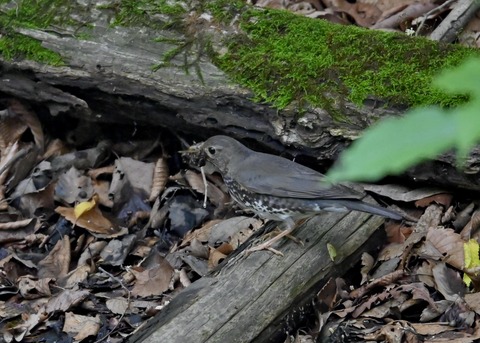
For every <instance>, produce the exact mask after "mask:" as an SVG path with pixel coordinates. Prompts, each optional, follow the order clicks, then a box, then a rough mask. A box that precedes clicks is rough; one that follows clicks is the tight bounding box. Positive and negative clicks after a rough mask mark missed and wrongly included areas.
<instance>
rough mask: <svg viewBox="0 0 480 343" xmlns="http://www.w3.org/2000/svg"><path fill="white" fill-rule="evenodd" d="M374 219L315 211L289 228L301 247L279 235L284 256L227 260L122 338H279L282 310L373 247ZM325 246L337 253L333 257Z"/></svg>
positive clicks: (295, 306) (302, 301) (303, 300)
mask: <svg viewBox="0 0 480 343" xmlns="http://www.w3.org/2000/svg"><path fill="white" fill-rule="evenodd" d="M382 223H383V218H381V217H377V216H370V215H368V214H365V213H359V212H351V213H349V214H348V215H345V214H341V213H322V214H321V215H319V216H317V217H316V218H314V219H312V220H311V221H309V222H308V223H307V224H306V225H303V226H302V227H300V228H299V229H298V230H297V231H296V232H295V236H296V237H297V238H299V239H301V240H302V241H303V242H304V244H305V245H304V246H301V245H299V244H297V243H295V242H293V241H292V240H288V239H284V240H283V241H281V245H280V246H279V247H278V249H280V250H281V251H282V252H283V253H284V254H285V256H284V257H279V256H277V255H274V254H272V253H270V252H264V251H262V252H255V253H252V254H251V255H249V256H243V255H238V256H236V257H234V258H233V259H229V260H228V261H227V263H226V265H225V266H224V267H223V268H222V269H221V270H220V271H219V272H217V273H215V274H213V275H210V276H207V277H204V278H202V279H200V280H198V281H197V282H194V283H193V284H192V285H191V286H190V287H188V288H186V289H185V290H184V291H182V292H181V293H180V294H178V295H177V296H176V297H175V298H174V299H173V301H172V302H171V303H170V304H169V305H167V307H166V308H165V309H163V310H162V311H161V312H160V313H158V314H157V316H156V317H154V318H153V319H152V320H151V321H150V322H148V323H147V326H145V327H142V328H140V329H139V330H138V332H137V333H136V334H135V335H134V336H132V338H131V339H130V342H145V343H149V342H152V343H153V342H184V343H189V342H192V343H193V342H195V343H198V342H209V343H213V342H267V341H279V340H278V339H274V338H273V335H274V333H277V334H278V332H281V333H284V329H285V327H286V324H287V321H286V318H287V315H288V314H289V313H290V314H292V313H293V312H295V311H297V312H298V311H299V309H300V308H301V307H302V306H306V305H308V303H310V301H311V300H310V299H311V298H312V296H313V295H314V294H316V292H318V290H319V289H320V287H321V286H322V285H323V284H324V283H325V282H326V281H327V280H328V279H329V278H331V277H335V276H339V275H341V274H342V273H344V272H346V271H347V270H348V269H350V268H351V266H352V265H353V264H356V263H357V262H358V261H359V260H360V258H359V256H360V254H361V252H362V251H364V250H365V249H367V247H368V246H370V247H372V246H375V245H376V244H377V243H376V242H378V241H377V240H376V239H374V238H373V239H372V238H371V237H372V235H373V234H374V233H375V232H376V231H377V229H378V227H379V226H380V225H381V224H382ZM327 243H330V244H332V245H333V246H335V248H336V250H337V254H338V255H337V258H336V259H335V261H334V262H332V261H331V260H330V257H329V255H328V252H327ZM307 302H308V303H307ZM272 339H273V340H272Z"/></svg>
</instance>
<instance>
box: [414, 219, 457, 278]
mask: <svg viewBox="0 0 480 343" xmlns="http://www.w3.org/2000/svg"><path fill="white" fill-rule="evenodd" d="M463 244H464V241H463V239H462V238H461V237H460V235H459V234H458V233H456V232H455V231H453V230H452V229H437V228H430V229H429V230H428V232H427V237H426V241H425V243H424V244H423V245H422V246H421V247H420V248H419V249H418V253H419V254H420V255H421V256H422V257H427V258H433V259H437V260H442V261H444V262H446V263H448V264H450V265H451V266H453V267H455V268H457V269H460V270H463V268H464V261H465V254H464V250H463Z"/></svg>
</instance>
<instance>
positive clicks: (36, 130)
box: [8, 99, 45, 153]
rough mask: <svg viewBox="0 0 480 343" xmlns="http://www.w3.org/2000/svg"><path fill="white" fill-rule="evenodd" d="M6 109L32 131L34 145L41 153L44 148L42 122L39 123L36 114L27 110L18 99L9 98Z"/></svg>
mask: <svg viewBox="0 0 480 343" xmlns="http://www.w3.org/2000/svg"><path fill="white" fill-rule="evenodd" d="M8 109H9V111H11V112H12V113H14V114H15V115H16V116H17V119H20V120H21V121H22V122H24V123H25V124H26V125H27V126H28V128H29V129H30V131H32V135H33V139H34V140H35V145H36V146H37V148H38V149H39V150H40V151H41V152H42V153H43V150H44V148H45V138H44V136H43V129H42V124H41V123H40V120H38V117H37V115H36V114H35V113H34V112H32V111H30V110H28V109H27V108H26V107H25V106H24V105H23V104H22V103H21V102H20V101H18V100H16V99H11V100H10V101H9V108H8Z"/></svg>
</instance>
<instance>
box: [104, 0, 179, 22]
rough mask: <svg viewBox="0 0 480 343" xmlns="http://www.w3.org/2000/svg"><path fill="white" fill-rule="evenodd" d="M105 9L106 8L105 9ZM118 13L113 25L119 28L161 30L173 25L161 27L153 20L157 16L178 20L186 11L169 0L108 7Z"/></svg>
mask: <svg viewBox="0 0 480 343" xmlns="http://www.w3.org/2000/svg"><path fill="white" fill-rule="evenodd" d="M104 8H105V7H104ZM107 8H109V9H113V10H115V12H116V15H115V20H114V21H113V23H112V25H113V26H117V25H121V26H135V25H141V26H148V27H152V28H161V27H162V26H165V25H167V26H168V25H172V24H173V22H172V21H169V22H167V23H163V24H162V25H159V23H158V21H155V20H153V19H152V17H153V15H155V14H164V15H167V16H171V17H172V18H175V19H178V18H179V17H181V16H182V15H183V14H185V13H186V10H185V9H184V8H183V7H182V6H181V5H180V4H179V3H173V2H171V1H167V0H157V1H152V0H123V1H121V2H120V3H118V4H117V5H115V6H113V7H107Z"/></svg>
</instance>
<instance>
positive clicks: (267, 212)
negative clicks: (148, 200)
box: [189, 135, 403, 253]
mask: <svg viewBox="0 0 480 343" xmlns="http://www.w3.org/2000/svg"><path fill="white" fill-rule="evenodd" d="M189 151H190V152H191V153H196V154H197V156H196V158H197V162H198V163H199V164H203V165H204V167H205V168H206V171H207V172H208V173H212V172H218V173H220V174H221V176H222V178H223V181H224V183H225V185H226V186H227V189H228V192H229V193H230V195H231V197H232V199H233V200H235V202H236V203H238V204H239V205H240V207H241V208H243V209H248V210H251V211H253V212H254V213H255V214H256V215H258V216H259V217H260V218H262V219H270V220H274V221H278V222H283V223H284V224H285V226H286V230H284V231H282V233H281V234H279V235H278V236H276V237H274V238H272V239H271V240H269V241H267V242H266V243H264V244H261V245H259V246H258V248H255V249H253V251H255V250H263V249H268V250H271V251H273V252H275V253H278V251H276V250H274V249H272V248H271V245H272V244H273V243H274V242H276V241H278V240H279V239H280V238H281V237H284V236H286V235H289V234H290V233H291V232H292V231H293V230H294V228H295V223H296V222H298V221H299V220H301V219H305V218H309V217H313V216H315V215H316V214H319V213H320V212H321V211H335V212H338V211H349V210H355V211H361V212H367V213H370V214H374V215H379V216H383V217H386V218H390V219H393V220H402V219H403V217H402V215H400V214H399V213H397V212H395V211H393V210H390V209H387V208H384V207H381V206H377V205H373V204H369V203H366V202H364V201H362V200H361V199H362V198H363V197H364V196H365V194H363V193H361V192H358V191H356V190H354V189H352V188H350V187H348V186H346V185H343V184H332V183H329V182H326V176H325V175H323V174H321V173H320V172H317V171H315V170H313V169H311V168H308V167H306V166H303V165H301V164H299V163H296V162H294V161H291V160H289V159H287V158H284V157H280V156H277V155H272V154H267V153H262V152H257V151H254V150H251V149H249V148H248V147H246V146H245V145H243V144H242V143H240V142H239V141H237V140H236V139H234V138H231V137H229V136H224V135H217V136H213V137H210V138H209V139H207V140H206V141H204V142H203V143H199V144H196V145H195V146H193V147H191V149H189ZM250 250H252V249H250Z"/></svg>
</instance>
